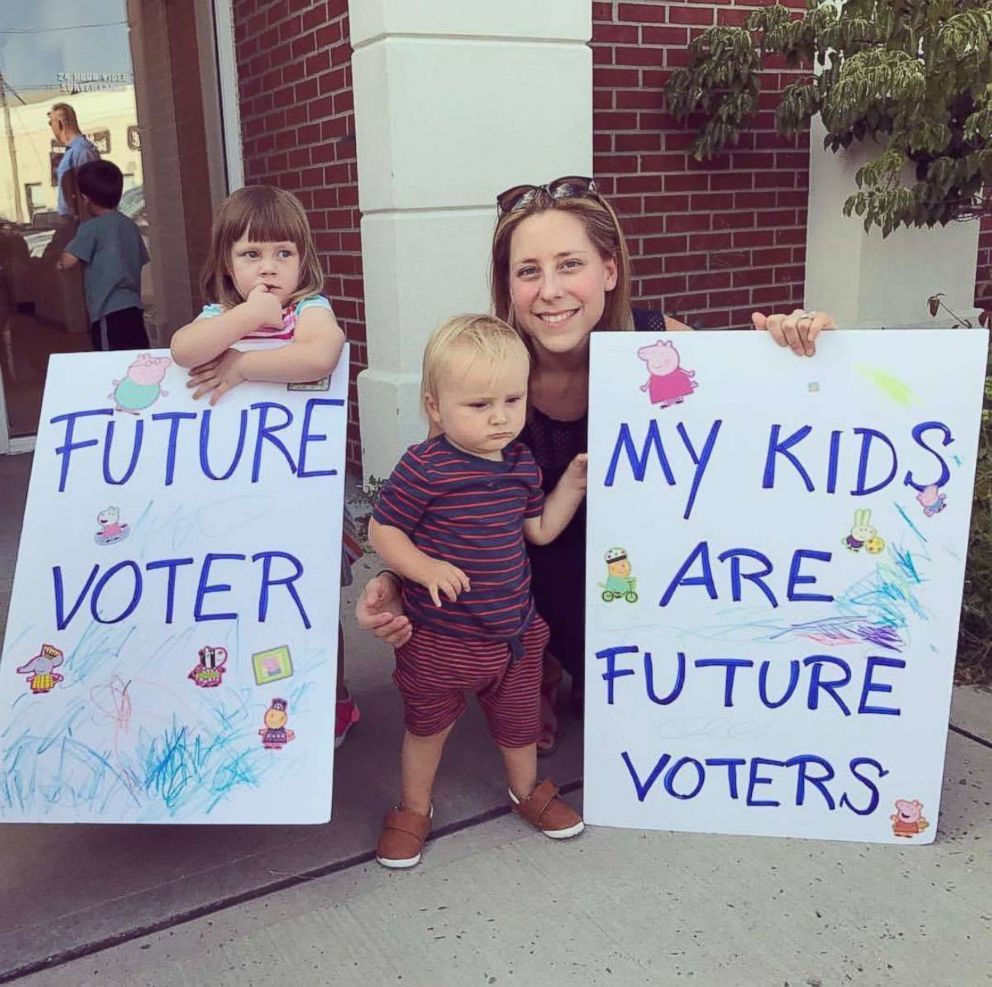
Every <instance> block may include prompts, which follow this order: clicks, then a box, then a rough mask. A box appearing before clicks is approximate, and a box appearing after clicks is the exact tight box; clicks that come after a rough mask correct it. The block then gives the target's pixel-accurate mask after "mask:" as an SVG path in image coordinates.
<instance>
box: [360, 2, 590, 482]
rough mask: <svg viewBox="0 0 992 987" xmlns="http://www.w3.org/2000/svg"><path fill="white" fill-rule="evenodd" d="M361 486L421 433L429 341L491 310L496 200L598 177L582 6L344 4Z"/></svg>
mask: <svg viewBox="0 0 992 987" xmlns="http://www.w3.org/2000/svg"><path fill="white" fill-rule="evenodd" d="M349 16H350V23H351V44H352V47H353V49H354V55H353V57H352V78H353V85H354V98H355V129H356V136H357V141H358V189H359V207H360V208H361V211H362V226H361V230H362V261H363V270H364V279H365V322H366V334H367V340H368V362H369V368H368V370H366V371H364V372H363V373H362V374H360V375H359V378H358V398H359V409H360V415H361V425H362V456H363V461H364V471H365V477H366V480H367V479H368V478H369V477H372V476H375V477H384V476H388V474H389V472H390V470H391V469H392V468H393V466H394V464H395V463H396V460H397V458H398V457H399V455H400V453H401V452H402V451H403V450H404V449H405V448H406V447H407V446H408V445H410V444H412V443H414V442H418V441H420V440H421V439H423V438H424V437H425V436H426V434H427V424H426V419H425V418H424V416H423V415H422V413H421V410H420V361H421V354H422V352H423V344H424V342H425V340H426V339H427V336H428V335H429V334H430V332H431V331H432V330H433V329H434V328H435V327H436V326H437V325H438V324H439V323H440V322H442V321H443V320H444V319H445V318H447V317H448V316H450V315H455V314H458V313H461V312H485V311H488V310H489V291H488V287H487V285H488V272H489V245H490V240H491V237H492V231H493V227H494V225H495V222H496V206H495V200H496V195H497V193H499V192H501V191H502V190H503V189H505V188H508V187H509V186H511V185H514V184H517V183H521V182H533V183H541V182H546V181H549V180H550V179H552V178H555V177H557V176H559V175H568V174H578V175H591V174H592V57H591V51H590V49H589V47H588V46H587V42H588V40H589V38H590V36H591V32H592V20H591V4H590V3H589V0H541V2H540V3H535V2H534V0H499V2H468V0H351V2H350V4H349Z"/></svg>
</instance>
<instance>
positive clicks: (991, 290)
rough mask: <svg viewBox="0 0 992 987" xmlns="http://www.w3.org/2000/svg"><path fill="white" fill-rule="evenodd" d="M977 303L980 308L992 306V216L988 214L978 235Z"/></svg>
mask: <svg viewBox="0 0 992 987" xmlns="http://www.w3.org/2000/svg"><path fill="white" fill-rule="evenodd" d="M975 305H976V306H978V308H992V216H986V217H985V219H984V220H982V231H981V233H979V235H978V279H977V284H976V285H975Z"/></svg>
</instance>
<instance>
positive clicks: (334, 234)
mask: <svg viewBox="0 0 992 987" xmlns="http://www.w3.org/2000/svg"><path fill="white" fill-rule="evenodd" d="M234 26H235V45H236V53H237V61H238V86H239V95H240V104H241V127H242V134H243V143H244V163H245V183H246V184H271V185H277V186H279V187H280V188H284V189H287V190H288V191H290V192H292V193H293V194H294V195H296V196H298V197H299V199H300V201H301V202H302V203H303V206H304V208H305V209H306V211H307V215H308V217H309V219H310V225H311V227H312V228H313V232H314V238H315V240H316V243H317V249H318V251H319V253H320V257H321V263H322V264H323V268H324V273H325V275H326V282H325V284H326V291H327V295H328V297H329V298H330V299H331V303H332V304H333V306H334V312H335V314H336V315H337V318H338V321H339V322H340V323H341V328H342V329H344V331H345V333H346V335H347V337H348V341H349V342H350V343H351V386H350V389H349V401H348V463H349V465H350V466H355V467H357V466H358V465H359V463H360V461H361V444H360V440H359V434H358V401H357V395H356V388H355V378H356V376H357V375H358V372H359V371H360V370H363V369H365V366H366V364H367V354H366V349H365V295H364V289H363V285H362V244H361V236H360V232H359V221H360V216H359V211H358V175H357V172H356V163H355V159H356V151H355V114H354V109H353V105H354V104H353V99H352V85H351V43H350V37H349V32H348V3H347V0H321V2H314V0H234Z"/></svg>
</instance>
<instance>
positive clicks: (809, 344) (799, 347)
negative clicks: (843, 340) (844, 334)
mask: <svg viewBox="0 0 992 987" xmlns="http://www.w3.org/2000/svg"><path fill="white" fill-rule="evenodd" d="M751 321H752V322H753V323H754V328H755V329H761V330H766V331H767V332H768V334H769V335H770V336H771V337H772V339H774V340H775V342H776V343H778V345H779V346H788V347H790V348H791V350H792V352H793V353H795V354H796V356H813V354H814V353H816V337H817V336H819V335H820V333H821V332H823V331H824V330H825V329H836V328H837V323H836V322H835V321H834V320H833V318H832V317H831V316H829V315H827V313H826V312H805V311H803V310H802V309H801V308H797V309H794V310H793V312H792V314H791V315H764V314H763V313H761V312H755V313H754V314H753V315H752V316H751Z"/></svg>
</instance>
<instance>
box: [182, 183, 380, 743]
mask: <svg viewBox="0 0 992 987" xmlns="http://www.w3.org/2000/svg"><path fill="white" fill-rule="evenodd" d="M323 286H324V274H323V271H322V270H321V268H320V262H319V260H318V259H317V251H316V248H315V247H314V243H313V238H312V236H311V234H310V225H309V223H308V222H307V217H306V214H305V213H304V212H303V207H302V206H301V205H300V203H299V201H298V200H297V199H296V198H295V197H294V196H292V195H290V194H289V192H284V191H282V190H281V189H277V188H271V187H269V186H265V185H252V186H248V187H247V188H242V189H239V190H238V191H236V192H235V193H234V194H233V195H231V196H229V197H228V198H227V199H225V200H224V202H223V203H222V204H221V207H220V210H219V211H218V213H217V217H216V219H215V220H214V225H213V231H212V233H211V238H210V252H209V254H208V255H207V260H206V263H205V265H204V268H203V274H202V276H201V279H200V290H201V293H202V295H203V297H204V298H206V299H210V300H211V301H210V302H209V303H208V304H207V305H205V306H204V307H203V311H202V312H201V313H200V314H199V315H198V316H197V317H196V319H194V320H193V321H192V322H191V323H189V325H186V326H183V327H182V328H181V329H179V330H177V332H176V333H175V335H174V336H173V337H172V358H173V360H175V361H176V363H178V364H179V365H180V366H182V367H186V368H188V369H189V382H188V384H187V386H188V387H191V388H194V391H193V397H194V398H200V397H203V396H206V395H209V396H210V404H212V405H213V404H216V403H217V401H218V400H220V398H221V397H222V396H223V395H224V394H226V393H227V392H228V391H229V390H230V389H231V388H232V387H236V386H237V385H238V384H240V383H241V382H242V381H246V380H257V381H272V382H276V383H286V384H292V383H303V382H306V381H312V380H318V379H320V378H321V377H326V376H327V375H328V374H330V373H331V372H332V371H333V370H334V367H335V366H336V365H337V362H338V357H340V355H341V350H342V347H343V346H344V333H343V332H342V331H341V328H340V327H339V326H338V324H337V321H336V320H335V318H334V313H333V312H332V311H331V304H330V302H329V301H328V300H327V299H326V298H325V297H324V296H323V295H322V294H321V291H322V290H323ZM342 549H343V551H342V560H341V584H342V585H343V586H348V585H350V583H351V563H352V562H353V561H354V560H355V559H357V558H358V557H359V556H361V554H362V550H361V545H360V543H359V541H358V534H357V531H356V529H355V522H354V520H353V519H352V517H351V515H350V514H349V513H348V509H347V507H345V512H344V533H343V538H342ZM358 719H359V712H358V707H357V706H356V705H355V703H354V701H353V700H352V698H351V696H350V695H349V694H348V689H347V687H346V686H345V682H344V635H343V632H342V629H341V625H340V623H339V624H338V684H337V713H336V721H335V730H334V746H335V747H339V746H340V745H341V743H342V742H343V741H344V738H345V736H346V734H347V732H348V730H349V729H350V728H351V726H352V725H353V724H354V723H357V722H358Z"/></svg>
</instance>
